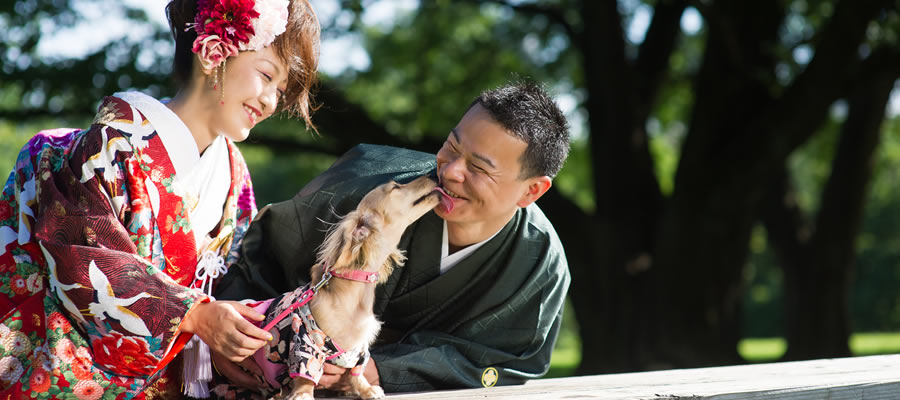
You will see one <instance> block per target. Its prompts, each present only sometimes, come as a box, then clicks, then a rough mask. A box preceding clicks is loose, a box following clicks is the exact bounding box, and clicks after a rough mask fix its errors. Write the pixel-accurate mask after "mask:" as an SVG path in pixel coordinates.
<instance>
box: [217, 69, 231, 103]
mask: <svg viewBox="0 0 900 400" xmlns="http://www.w3.org/2000/svg"><path fill="white" fill-rule="evenodd" d="M227 62H228V59H227V58H226V59H224V60H222V73H221V75H222V81H221V82H219V85H221V86H222V88H221V89H220V92H219V104H220V105H225V64H226V63H227ZM218 77H219V72H218V68H216V80H218Z"/></svg>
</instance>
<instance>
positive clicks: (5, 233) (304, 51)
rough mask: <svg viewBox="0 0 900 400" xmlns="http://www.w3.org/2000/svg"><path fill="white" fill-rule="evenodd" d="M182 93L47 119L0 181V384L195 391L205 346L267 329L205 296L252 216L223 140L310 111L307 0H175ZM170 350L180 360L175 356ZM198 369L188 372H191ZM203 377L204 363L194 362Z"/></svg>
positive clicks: (249, 347)
mask: <svg viewBox="0 0 900 400" xmlns="http://www.w3.org/2000/svg"><path fill="white" fill-rule="evenodd" d="M167 11H168V15H169V23H170V26H171V29H172V33H173V35H174V36H175V42H176V48H175V51H176V55H175V63H174V76H175V79H176V81H177V82H178V83H179V90H178V93H177V95H176V96H175V97H174V98H173V99H172V100H171V101H170V102H168V103H166V104H163V103H160V102H159V101H157V100H155V99H153V98H151V97H149V96H146V95H144V94H141V93H135V92H130V93H117V94H115V95H114V96H111V97H107V98H105V99H104V100H103V102H102V103H101V106H100V111H99V112H98V113H97V116H96V117H95V119H94V122H93V124H92V125H91V127H90V128H88V129H86V130H77V131H72V130H53V131H44V132H41V133H39V134H38V135H37V136H35V137H34V138H32V139H31V140H30V141H29V142H28V144H26V145H25V147H24V148H23V150H22V151H21V153H20V154H19V156H18V158H17V160H16V164H15V168H14V170H13V172H12V174H11V175H10V177H9V179H8V180H7V182H6V185H5V186H4V188H3V192H2V193H0V316H2V317H0V398H2V399H6V398H21V397H32V398H57V397H72V395H74V397H77V398H79V399H100V398H103V399H128V398H143V397H163V396H165V395H170V396H171V397H178V396H180V394H179V393H178V392H177V391H180V390H181V387H182V381H183V380H182V377H181V376H180V375H179V373H180V370H181V369H182V368H180V366H179V364H180V361H177V362H175V363H172V362H171V361H172V360H173V358H175V357H176V356H177V355H179V354H180V353H182V349H183V348H185V344H186V343H188V342H190V344H189V345H188V347H190V348H191V351H186V352H185V353H187V354H186V355H185V359H186V361H185V362H186V363H190V365H186V366H185V367H184V368H183V369H184V372H185V373H188V374H191V373H194V372H196V371H198V370H199V371H205V372H207V374H202V373H201V374H200V376H191V377H190V379H188V382H186V383H187V385H184V386H185V390H190V394H191V395H192V396H204V395H205V394H206V390H205V389H206V388H205V383H204V380H205V379H208V370H209V368H210V363H209V360H208V355H205V356H204V353H205V345H203V344H201V342H200V340H192V339H191V338H192V337H194V336H196V337H199V339H201V340H202V342H203V343H205V344H206V345H208V346H209V348H210V349H211V350H212V352H213V353H214V358H216V357H218V358H219V359H229V360H232V361H240V360H242V359H244V358H245V357H246V356H248V355H250V354H252V353H253V352H254V351H255V350H256V349H257V348H259V347H260V346H262V344H263V343H264V340H267V339H269V335H268V333H267V332H265V331H262V330H261V329H258V328H256V327H255V326H253V325H252V324H250V323H249V322H248V321H247V320H246V319H245V317H246V318H254V319H262V316H261V315H259V314H257V313H256V312H254V311H253V310H251V309H249V308H247V307H245V306H243V305H240V304H238V303H234V302H220V301H214V299H212V298H211V297H210V296H208V293H211V287H212V285H213V284H214V283H215V282H214V280H215V277H217V276H219V275H221V274H223V273H224V271H225V270H226V266H227V265H229V263H230V261H231V260H232V259H233V258H234V257H235V254H236V251H237V249H238V246H239V244H240V240H241V238H242V237H243V234H244V232H246V229H247V227H248V225H249V223H250V220H251V219H252V218H253V216H254V214H255V213H256V205H255V202H254V199H253V191H252V186H251V183H250V175H249V173H248V171H247V168H246V164H245V163H244V160H243V158H242V157H241V154H240V152H239V151H238V149H237V147H235V145H234V143H233V142H235V141H241V140H244V139H245V138H246V137H247V135H248V134H249V131H250V129H251V128H252V127H253V126H254V125H255V124H256V123H258V122H260V121H262V120H264V119H265V118H267V117H269V116H270V115H272V114H273V113H274V112H277V111H281V110H285V111H289V112H291V113H293V114H294V115H298V116H300V117H301V118H303V119H304V120H305V121H306V122H307V124H308V125H310V126H311V124H310V120H309V113H310V106H309V98H310V89H311V86H312V85H313V83H314V80H315V73H316V67H317V63H318V43H319V25H318V21H317V19H316V16H315V14H314V12H313V10H312V8H311V6H310V5H309V3H308V2H307V0H199V1H196V0H173V1H172V2H170V3H169V5H168V6H167ZM180 359H181V357H179V358H178V359H177V360H180ZM194 375H196V374H194ZM203 375H207V376H203Z"/></svg>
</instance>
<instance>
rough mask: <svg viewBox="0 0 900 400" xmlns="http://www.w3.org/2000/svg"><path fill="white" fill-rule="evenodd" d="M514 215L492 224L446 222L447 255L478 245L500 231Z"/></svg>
mask: <svg viewBox="0 0 900 400" xmlns="http://www.w3.org/2000/svg"><path fill="white" fill-rule="evenodd" d="M513 215H515V211H513V213H512V214H510V215H509V218H506V219H502V220H498V221H496V222H494V223H488V222H481V223H453V222H447V252H448V254H453V253H456V252H457V251H460V250H462V249H465V248H466V247H469V246H471V245H473V244H475V243H480V242H483V241H485V240H487V239H488V238H490V237H491V236H493V235H494V234H495V233H497V232H498V231H499V230H500V229H503V227H504V226H506V224H507V223H509V221H510V220H511V219H512V217H513Z"/></svg>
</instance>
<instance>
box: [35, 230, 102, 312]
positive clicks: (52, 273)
mask: <svg viewBox="0 0 900 400" xmlns="http://www.w3.org/2000/svg"><path fill="white" fill-rule="evenodd" d="M38 244H39V245H40V246H41V251H42V252H43V253H44V259H45V260H46V261H47V270H48V275H49V277H48V280H49V281H50V291H51V292H54V293H56V298H58V299H59V302H60V303H62V306H63V308H65V309H66V311H68V312H69V315H70V316H72V317H75V318H77V319H78V320H79V321H81V322H87V321H86V320H85V319H84V316H82V315H81V311H79V310H78V307H77V306H75V302H73V301H72V299H70V298H69V296H68V295H66V291H67V290H72V289H75V288H80V289H90V288H88V287H85V286H84V285H82V284H80V283H77V282H76V283H73V284H68V285H67V284H64V283H62V282H60V281H59V275H58V274H57V273H56V260H54V259H53V256H52V255H50V252H49V251H47V249H46V248H45V247H44V244H43V243H41V242H38Z"/></svg>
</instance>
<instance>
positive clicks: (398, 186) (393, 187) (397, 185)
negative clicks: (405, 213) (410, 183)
mask: <svg viewBox="0 0 900 400" xmlns="http://www.w3.org/2000/svg"><path fill="white" fill-rule="evenodd" d="M402 186H403V185H401V184H399V183H394V186H392V187H391V190H394V189H400V188H401V187H402Z"/></svg>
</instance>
